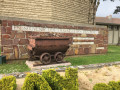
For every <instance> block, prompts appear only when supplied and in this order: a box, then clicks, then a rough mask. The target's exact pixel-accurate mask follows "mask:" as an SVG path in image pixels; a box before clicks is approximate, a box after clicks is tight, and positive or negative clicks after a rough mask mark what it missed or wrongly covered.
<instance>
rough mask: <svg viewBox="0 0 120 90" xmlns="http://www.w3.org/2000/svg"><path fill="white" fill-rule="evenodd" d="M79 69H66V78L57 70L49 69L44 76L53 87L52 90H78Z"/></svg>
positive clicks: (44, 72)
mask: <svg viewBox="0 0 120 90" xmlns="http://www.w3.org/2000/svg"><path fill="white" fill-rule="evenodd" d="M77 74H78V72H77V69H72V68H68V69H66V74H65V77H62V76H60V74H58V73H57V72H56V71H55V70H53V69H49V70H45V71H43V73H42V76H43V77H44V78H45V79H46V81H47V82H48V83H49V85H50V86H51V88H52V90H78V75H77Z"/></svg>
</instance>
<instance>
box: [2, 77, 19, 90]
mask: <svg viewBox="0 0 120 90" xmlns="http://www.w3.org/2000/svg"><path fill="white" fill-rule="evenodd" d="M16 86H17V85H16V78H15V77H14V76H7V77H4V78H2V80H1V81H0V90H16Z"/></svg>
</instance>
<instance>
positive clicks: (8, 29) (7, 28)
mask: <svg viewBox="0 0 120 90" xmlns="http://www.w3.org/2000/svg"><path fill="white" fill-rule="evenodd" d="M11 31H12V27H10V26H8V27H6V33H7V34H11Z"/></svg>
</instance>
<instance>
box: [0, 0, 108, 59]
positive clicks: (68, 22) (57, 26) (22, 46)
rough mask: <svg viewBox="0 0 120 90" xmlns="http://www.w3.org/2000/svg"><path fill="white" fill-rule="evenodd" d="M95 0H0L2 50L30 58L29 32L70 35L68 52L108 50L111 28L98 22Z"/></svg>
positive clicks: (42, 35)
mask: <svg viewBox="0 0 120 90" xmlns="http://www.w3.org/2000/svg"><path fill="white" fill-rule="evenodd" d="M96 8H97V5H96V1H95V0H92V1H91V0H29V1H28V0H0V31H1V54H2V55H6V56H7V59H25V58H28V52H27V48H26V47H27V45H28V43H29V36H31V35H32V36H37V35H38V36H41V37H50V36H57V37H70V38H72V45H71V46H70V48H69V49H68V51H67V53H66V55H81V54H95V53H96V54H100V53H106V52H107V37H108V36H107V34H108V31H107V28H106V27H103V26H95V25H93V24H94V17H95V12H96Z"/></svg>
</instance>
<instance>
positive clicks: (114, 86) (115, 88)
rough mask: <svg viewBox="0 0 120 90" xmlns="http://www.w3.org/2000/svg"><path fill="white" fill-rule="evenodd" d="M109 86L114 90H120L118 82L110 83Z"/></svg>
mask: <svg viewBox="0 0 120 90" xmlns="http://www.w3.org/2000/svg"><path fill="white" fill-rule="evenodd" d="M108 85H110V86H111V87H112V89H113V90H120V85H119V83H118V82H115V81H110V82H109V83H108Z"/></svg>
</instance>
